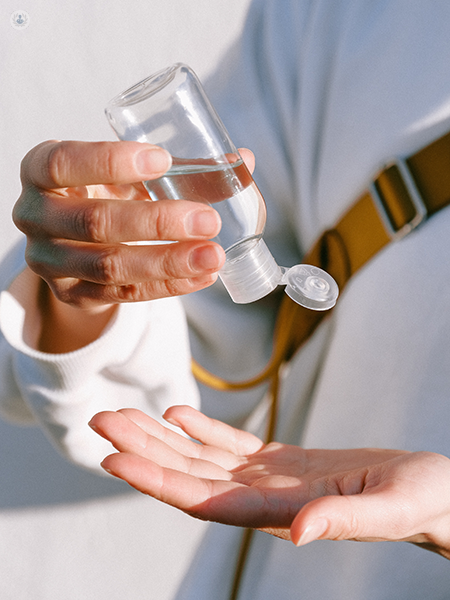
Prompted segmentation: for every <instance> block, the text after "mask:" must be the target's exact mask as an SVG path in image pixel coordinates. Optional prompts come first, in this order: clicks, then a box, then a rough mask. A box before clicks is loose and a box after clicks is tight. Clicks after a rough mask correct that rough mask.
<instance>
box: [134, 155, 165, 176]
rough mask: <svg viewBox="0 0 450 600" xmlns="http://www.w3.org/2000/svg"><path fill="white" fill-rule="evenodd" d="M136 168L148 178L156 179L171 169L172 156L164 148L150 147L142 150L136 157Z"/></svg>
mask: <svg viewBox="0 0 450 600" xmlns="http://www.w3.org/2000/svg"><path fill="white" fill-rule="evenodd" d="M135 161H136V162H135V164H136V169H137V171H138V172H139V174H140V175H141V177H145V178H147V179H150V178H152V179H154V178H155V177H157V176H159V175H162V174H163V173H165V172H166V171H167V169H170V166H171V164H172V157H171V156H170V154H169V153H168V152H167V151H166V150H163V149H162V148H148V149H146V150H141V151H140V152H139V153H138V154H137V155H136V158H135Z"/></svg>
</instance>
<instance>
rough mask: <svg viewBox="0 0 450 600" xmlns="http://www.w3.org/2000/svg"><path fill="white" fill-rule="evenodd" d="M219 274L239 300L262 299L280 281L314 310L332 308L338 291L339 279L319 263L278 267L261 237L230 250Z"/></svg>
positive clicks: (235, 299)
mask: <svg viewBox="0 0 450 600" xmlns="http://www.w3.org/2000/svg"><path fill="white" fill-rule="evenodd" d="M219 276H220V279H221V280H222V283H223V284H224V286H225V287H226V289H227V291H228V293H229V294H230V296H231V298H232V300H233V301H234V302H236V303H237V304H248V303H249V302H254V301H255V300H259V299H260V298H263V297H264V296H267V294H270V292H271V291H273V290H274V289H275V288H276V287H277V286H278V285H285V286H286V288H285V292H286V294H287V295H288V296H289V297H290V298H291V299H292V300H294V302H297V304H300V305H301V306H304V307H306V308H310V309H312V310H329V309H330V308H332V307H333V306H334V305H335V304H336V301H337V298H338V295H339V288H338V285H337V283H336V282H335V281H334V279H333V278H332V277H331V275H329V274H328V273H326V272H325V271H324V270H322V269H319V268H318V267H313V266H311V265H295V266H294V267H291V268H289V269H288V268H286V267H279V266H278V265H277V263H276V262H275V259H274V257H273V256H272V254H271V252H270V250H269V248H268V247H267V246H266V244H265V242H264V240H263V239H261V238H255V239H252V240H247V241H245V242H244V243H242V244H239V245H237V246H236V247H235V248H231V249H230V250H228V251H227V259H226V262H225V264H224V266H223V267H222V269H221V270H220V271H219Z"/></svg>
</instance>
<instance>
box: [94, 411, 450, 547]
mask: <svg viewBox="0 0 450 600" xmlns="http://www.w3.org/2000/svg"><path fill="white" fill-rule="evenodd" d="M164 417H165V418H166V420H167V421H168V422H170V423H172V424H174V425H178V426H179V427H181V429H182V430H183V431H185V432H186V433H187V434H188V435H189V436H191V437H192V438H194V439H196V440H199V441H200V442H201V444H197V443H195V442H192V441H190V440H188V439H186V438H185V437H182V436H180V435H177V434H176V433H175V432H173V431H171V430H168V429H166V428H165V427H163V426H162V425H160V424H158V423H157V422H155V421H154V420H153V419H151V418H150V417H148V416H146V415H144V414H143V413H141V412H140V411H137V410H134V409H125V410H122V411H119V412H117V413H113V412H103V413H99V414H97V415H96V416H95V417H94V418H93V419H92V421H91V423H90V425H91V427H93V429H94V430H95V431H97V433H99V434H100V435H102V436H103V437H105V438H106V439H108V440H110V441H111V442H112V443H113V445H114V446H115V448H116V449H117V450H118V451H119V453H117V454H112V455H110V456H108V457H107V458H106V459H105V460H104V461H103V463H102V466H103V467H104V468H105V469H106V470H107V471H108V472H110V473H112V474H113V475H115V476H116V477H119V478H121V479H124V480H125V481H127V482H128V483H129V484H130V485H132V486H133V487H135V488H136V489H138V490H139V491H141V492H143V493H145V494H148V495H150V496H153V497H154V498H157V499H158V500H162V501H163V502H166V503H168V504H170V505H172V506H175V507H177V508H179V509H181V510H183V511H184V512H186V513H188V514H190V515H192V516H195V517H198V518H200V519H203V520H211V521H218V522H221V523H225V524H229V525H236V526H242V527H252V528H257V529H262V530H264V531H267V532H269V533H272V534H273V535H276V536H278V537H282V538H284V539H292V541H293V542H294V543H296V544H298V545H302V544H306V543H308V542H310V541H312V540H313V539H318V538H321V539H336V540H338V539H339V540H341V539H353V540H360V541H363V540H364V541H374V540H392V541H395V540H398V541H400V540H404V541H410V542H413V543H416V544H420V545H422V546H423V547H424V548H427V549H430V550H434V551H436V552H439V553H440V554H442V555H443V556H446V557H447V558H450V516H449V515H450V501H449V500H448V499H449V498H450V460H449V459H447V458H445V457H443V456H441V455H438V454H433V453H427V452H415V453H409V452H404V451H400V450H380V449H355V450H304V449H302V448H299V447H297V446H289V445H285V444H279V443H272V444H269V445H264V444H263V443H262V442H261V440H259V439H258V438H257V437H255V436H253V435H251V434H249V433H246V432H243V431H240V430H237V429H234V428H232V427H229V426H228V425H225V424H223V423H221V422H219V421H215V420H213V419H209V418H208V417H206V416H205V415H202V414H201V413H199V412H197V411H195V410H194V409H192V408H189V407H172V408H170V409H169V410H168V411H167V412H166V413H165V415H164Z"/></svg>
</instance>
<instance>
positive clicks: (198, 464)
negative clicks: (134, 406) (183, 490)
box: [90, 411, 231, 480]
mask: <svg viewBox="0 0 450 600" xmlns="http://www.w3.org/2000/svg"><path fill="white" fill-rule="evenodd" d="M90 426H91V428H92V429H93V430H94V431H96V432H97V433H99V434H100V435H101V436H102V437H104V438H106V439H108V440H109V441H110V442H111V443H112V444H113V446H114V447H115V448H116V449H117V450H119V451H120V452H125V453H132V454H136V455H138V456H141V457H143V458H146V459H149V460H151V461H152V462H154V463H155V464H157V465H159V466H160V467H167V468H171V469H173V470H177V471H180V472H181V473H188V474H190V475H192V476H194V477H201V478H214V479H218V480H219V479H223V480H230V479H231V475H230V473H228V471H226V470H225V469H222V468H221V467H220V466H218V465H216V464H214V463H210V462H208V461H205V460H201V459H196V458H192V457H191V456H189V455H188V456H186V455H185V454H183V453H182V452H178V451H177V450H175V449H174V448H173V447H172V446H170V445H169V444H167V443H165V442H163V441H162V440H160V439H158V438H157V437H154V436H152V435H148V434H147V433H146V432H145V431H144V430H143V429H141V428H140V427H139V426H138V425H137V424H136V423H134V421H131V420H130V419H128V418H127V417H126V416H125V414H123V413H120V412H117V413H114V412H108V411H107V412H103V413H100V414H98V415H96V416H95V417H94V418H93V419H92V420H91V422H90Z"/></svg>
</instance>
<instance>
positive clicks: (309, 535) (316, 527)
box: [296, 519, 328, 546]
mask: <svg viewBox="0 0 450 600" xmlns="http://www.w3.org/2000/svg"><path fill="white" fill-rule="evenodd" d="M327 529H328V521H327V520H326V519H317V520H316V521H313V522H312V523H311V525H308V527H307V528H306V529H305V531H304V532H303V533H302V535H301V536H300V539H299V540H298V542H297V544H296V545H297V546H304V545H305V544H309V543H310V542H313V541H314V540H317V539H318V538H320V536H321V535H323V534H324V533H325V531H326V530H327Z"/></svg>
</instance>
